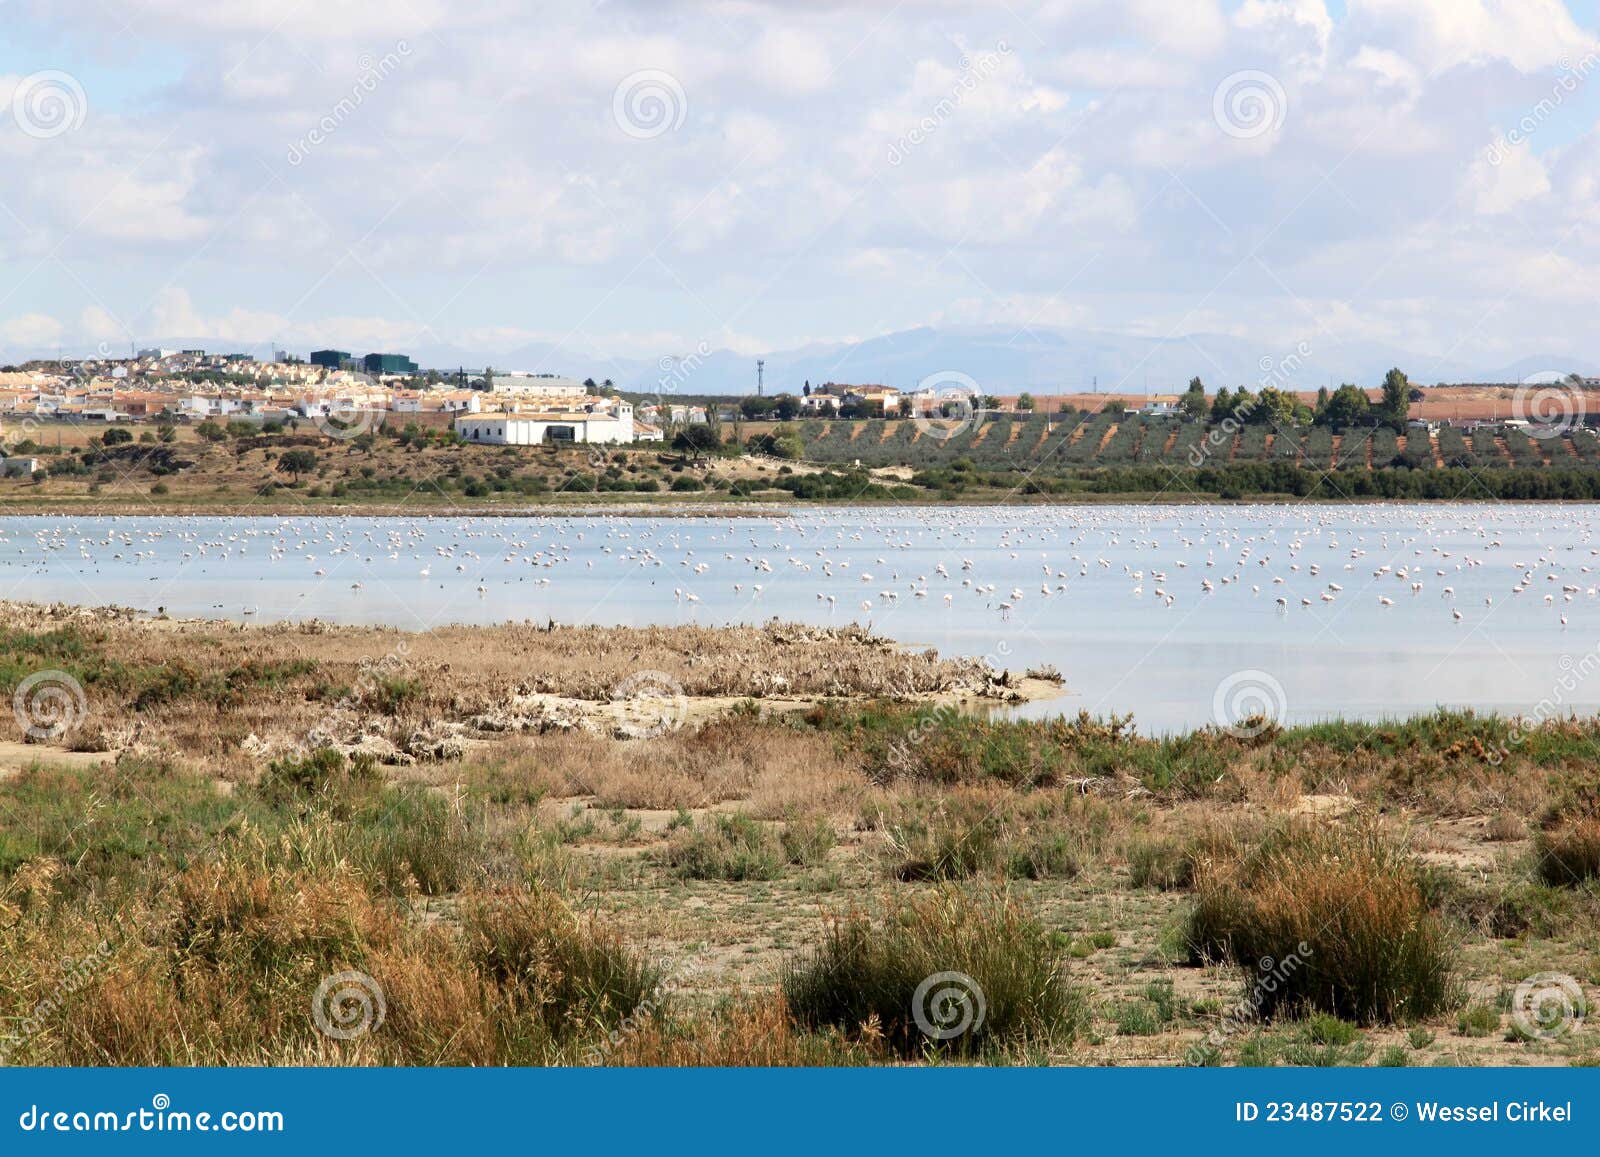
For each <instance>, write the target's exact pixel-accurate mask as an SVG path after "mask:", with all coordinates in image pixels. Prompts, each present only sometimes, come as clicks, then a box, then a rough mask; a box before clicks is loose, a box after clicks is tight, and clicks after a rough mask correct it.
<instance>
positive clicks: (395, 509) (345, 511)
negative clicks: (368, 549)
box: [0, 493, 1600, 519]
mask: <svg viewBox="0 0 1600 1157" xmlns="http://www.w3.org/2000/svg"><path fill="white" fill-rule="evenodd" d="M91 505H97V506H98V508H97V509H89V508H88V507H90V506H91ZM1108 506H1142V507H1154V508H1178V507H1185V506H1193V507H1196V508H1200V507H1204V508H1214V507H1227V508H1243V509H1249V508H1252V507H1266V508H1279V507H1314V508H1318V509H1325V508H1328V507H1339V506H1351V507H1363V508H1370V507H1385V506H1392V507H1413V506H1415V507H1449V506H1472V507H1480V506H1508V507H1510V506H1533V507H1550V508H1553V509H1561V508H1566V507H1600V499H1583V498H1476V499H1474V498H1386V497H1380V496H1358V497H1350V498H1298V497H1296V496H1294V495H1292V494H1285V495H1282V496H1272V497H1264V496H1255V497H1249V498H1228V499H1219V498H1197V497H1195V496H1193V495H1191V494H1183V495H1153V496H1152V495H1146V494H1141V493H1126V494H1106V495H1073V496H1072V497H1070V498H1068V497H1064V496H1063V497H1042V498H1041V497H1038V496H1034V497H1033V498H1031V499H1030V500H1027V501H1018V500H1013V499H1009V498H1007V499H1004V500H994V501H985V500H983V499H981V498H980V499H974V498H961V499H951V500H949V501H945V500H940V499H900V498H897V499H801V500H793V501H789V502H784V503H781V504H767V503H765V502H760V501H756V502H749V503H694V502H692V501H673V502H666V501H664V502H661V503H640V502H637V501H627V502H622V501H619V502H617V503H616V504H608V503H596V502H594V501H592V500H586V501H583V502H573V503H570V504H569V503H546V504H542V505H541V504H531V505H518V506H420V507H419V506H394V505H387V504H372V505H366V504H357V505H351V504H349V503H343V502H339V503H332V502H330V503H301V504H297V505H281V504H272V503H267V502H260V501H256V502H247V503H238V504H210V503H155V502H128V503H117V504H115V505H111V504H104V503H91V502H86V503H85V504H84V505H83V506H72V505H61V504H60V502H59V499H52V500H51V502H50V503H42V504H41V505H39V506H37V507H36V506H33V505H31V504H29V505H23V506H20V507H19V506H18V505H17V504H15V503H8V502H0V518H163V517H166V518H280V517H300V518H396V519H402V518H404V519H429V518H546V517H557V516H564V517H574V518H705V519H711V518H752V519H754V518H789V517H793V516H794V515H795V514H797V513H799V512H802V511H825V510H852V509H874V510H895V509H905V510H921V509H927V510H966V509H972V510H1044V509H1071V508H1074V507H1087V508H1101V507H1108Z"/></svg>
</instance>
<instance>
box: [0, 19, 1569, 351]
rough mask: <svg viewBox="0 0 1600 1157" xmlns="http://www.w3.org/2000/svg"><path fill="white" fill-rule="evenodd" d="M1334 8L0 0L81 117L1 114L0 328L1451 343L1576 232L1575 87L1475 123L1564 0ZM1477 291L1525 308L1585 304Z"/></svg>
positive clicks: (1509, 84)
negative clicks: (118, 30)
mask: <svg viewBox="0 0 1600 1157" xmlns="http://www.w3.org/2000/svg"><path fill="white" fill-rule="evenodd" d="M1345 7H1346V9H1347V11H1345V12H1344V13H1343V14H1342V15H1340V16H1338V17H1337V18H1335V17H1334V16H1332V15H1330V13H1329V10H1328V5H1327V4H1326V3H1325V0H1242V2H1240V3H1236V4H1233V3H1230V4H1227V5H1223V4H1221V3H1219V2H1217V0H1031V2H1029V0H1021V2H1019V3H1013V4H1009V5H972V4H966V3H961V2H959V0H907V2H906V3H904V4H900V5H896V4H893V3H890V2H888V0H830V2H829V3H825V4H812V5H804V6H799V5H793V4H785V3H779V2H776V0H729V2H725V3H717V4H713V5H692V4H683V3H670V4H661V3H647V2H645V0H612V2H608V3H604V4H600V5H597V6H589V5H577V6H565V7H564V6H554V7H550V8H549V9H548V10H547V11H542V12H541V13H540V15H539V19H538V20H537V21H534V20H532V19H530V17H529V16H528V13H527V10H526V7H525V6H524V5H519V4H513V3H511V2H510V0H487V2H486V3H483V4H474V5H457V4H448V3H446V2H445V0H407V3H406V4H404V5H400V6H398V7H396V6H393V5H389V4H384V3H380V2H378V0H370V2H369V0H329V2H328V3H326V4H324V5H322V6H320V7H316V6H313V7H309V8H308V7H304V6H301V7H296V6H294V5H292V4H289V5H280V6H278V7H276V8H274V7H273V6H271V5H263V4H261V3H258V2H257V0H219V2H218V3H215V4H208V5H204V6H200V7H198V8H197V7H196V6H194V5H193V4H189V3H180V0H127V3H125V4H123V5H121V6H120V7H119V14H120V15H121V16H122V17H123V18H124V19H127V20H129V21H130V25H129V31H128V34H127V36H125V37H122V38H121V40H120V41H119V43H117V44H115V45H111V46H110V47H116V48H118V49H125V48H126V47H127V46H128V45H136V46H137V50H136V51H118V52H115V53H109V52H107V51H106V49H107V47H108V45H107V43H106V41H105V40H103V39H97V38H101V37H108V35H109V34H108V33H107V32H106V31H105V30H104V29H99V28H97V27H94V26H88V25H82V24H81V22H72V21H69V20H67V19H66V18H65V17H64V16H63V15H62V12H61V6H59V5H54V4H46V3H44V2H43V0H35V2H33V3H19V2H18V0H12V3H11V5H10V6H9V7H8V12H11V13H13V14H14V15H15V17H16V19H18V20H19V21H21V22H23V24H24V26H25V28H24V31H25V32H30V33H35V34H36V35H34V36H32V37H29V36H24V37H22V38H20V41H21V42H22V43H30V42H47V41H48V40H49V39H50V38H51V37H55V38H59V40H60V41H62V42H63V43H68V44H70V46H71V47H72V48H73V49H74V50H75V51H74V52H73V53H68V54H64V55H67V56H70V58H72V59H78V60H84V61H88V62H90V63H86V64H84V65H83V74H82V75H81V76H80V77H78V79H79V80H80V81H81V82H82V84H83V87H84V91H85V93H86V94H87V99H88V105H89V110H88V116H87V117H86V118H85V120H84V123H83V124H82V125H81V126H80V127H78V128H76V129H75V130H73V131H71V132H68V133H65V134H63V135H60V136H57V137H53V138H50V139H38V138H34V137H28V136H25V135H22V134H19V133H15V132H6V131H0V257H3V258H4V259H5V260H6V262H7V263H8V264H7V268H8V271H9V272H7V273H4V274H0V308H4V309H6V310H8V311H9V314H10V315H13V316H12V320H11V321H9V322H6V323H5V325H6V327H7V328H6V329H5V330H4V331H3V332H4V333H5V334H7V335H12V334H28V335H31V336H32V337H33V338H36V339H39V340H40V341H42V342H43V343H44V344H46V345H48V344H50V343H51V342H53V341H55V340H65V339H70V340H73V341H76V340H80V339H82V340H110V341H121V340H123V337H122V334H123V330H122V328H121V325H120V324H119V322H118V319H119V318H127V319H130V321H129V324H130V325H132V326H134V327H136V328H137V330H138V331H139V333H140V335H141V337H143V336H145V335H149V336H152V337H154V336H156V335H157V333H158V332H159V333H160V334H171V335H173V336H192V337H196V338H201V337H209V338H211V339H212V340H217V341H220V340H223V339H237V340H247V339H261V340H267V339H270V338H274V337H276V338H280V339H281V340H283V341H285V342H289V343H295V342H297V341H316V342H318V343H323V342H333V343H336V344H339V345H340V346H341V348H352V347H361V346H364V345H365V346H369V347H371V348H377V347H379V346H385V345H386V346H395V345H400V344H403V343H405V342H408V341H416V340H419V335H421V337H422V338H424V339H426V340H435V339H437V340H439V341H451V342H457V343H463V342H468V341H471V342H479V343H483V344H484V345H485V347H486V348H490V347H492V348H501V349H511V348H515V346H516V344H518V343H522V344H527V343H532V342H536V341H542V340H561V339H563V338H566V337H567V336H568V335H576V337H574V338H573V340H574V341H577V342H581V343H583V344H584V345H586V346H587V347H589V348H594V349H601V348H603V347H604V344H605V343H607V342H614V343H616V348H618V349H619V351H620V350H621V349H623V348H626V349H631V350H638V352H641V353H644V354H648V353H649V352H650V351H649V350H648V348H642V347H647V346H648V345H649V343H651V342H654V341H658V340H660V341H666V340H669V339H671V340H673V341H676V342H678V343H679V344H678V345H677V346H676V347H672V348H679V349H686V348H687V349H692V348H694V346H695V345H696V344H697V343H698V342H699V341H700V340H703V339H704V338H705V335H707V334H723V333H725V334H726V335H727V336H726V339H725V340H726V341H727V342H728V343H729V344H731V345H734V346H736V348H740V349H743V350H747V351H749V350H755V349H759V348H762V347H763V346H766V347H779V346H782V345H786V344H789V343H792V342H794V341H797V340H799V339H801V338H802V337H807V336H810V335H816V334H824V335H826V334H828V333H833V334H843V333H850V332H860V331H862V330H874V329H877V328H882V329H893V328H898V327H910V326H914V325H917V324H922V323H926V322H928V321H930V320H934V319H939V318H944V319H947V320H963V319H965V320H973V321H986V322H994V323H1005V322H1008V321H1011V320H1016V321H1018V322H1020V321H1025V320H1027V318H1028V317H1030V316H1033V311H1037V310H1040V309H1041V308H1042V309H1043V311H1044V312H1043V313H1042V314H1041V315H1040V316H1041V318H1042V319H1048V323H1049V324H1060V325H1068V324H1084V325H1087V324H1094V325H1099V326H1103V327H1105V328H1110V329H1121V330H1132V329H1135V328H1141V327H1142V328H1146V329H1151V330H1152V331H1163V326H1170V325H1173V324H1178V323H1179V322H1182V321H1184V319H1188V322H1187V324H1190V325H1193V326H1196V327H1198V326H1202V325H1203V326H1204V327H1205V328H1206V329H1208V330H1214V331H1217V332H1226V333H1246V332H1257V333H1261V334H1266V335H1270V334H1271V333H1272V332H1273V330H1274V328H1281V327H1282V326H1284V325H1288V324H1293V325H1297V326H1298V325H1304V324H1305V322H1306V312H1307V309H1308V307H1309V308H1311V309H1313V310H1315V311H1318V313H1319V317H1320V319H1321V322H1322V324H1323V325H1325V326H1326V327H1327V328H1328V329H1330V330H1332V331H1335V332H1337V333H1338V334H1340V335H1343V336H1345V337H1347V338H1348V339H1349V340H1357V339H1363V340H1369V339H1370V340H1380V339H1381V340H1386V341H1395V342H1402V341H1403V342H1417V343H1424V344H1430V345H1432V346H1434V347H1437V348H1438V349H1440V350H1443V349H1447V348H1450V347H1451V346H1453V345H1455V344H1458V343H1460V342H1462V341H1463V340H1470V341H1475V342H1481V343H1483V344H1489V338H1487V337H1480V336H1479V335H1477V334H1475V333H1474V334H1472V335H1471V336H1470V338H1467V339H1464V338H1463V333H1465V332H1467V331H1470V330H1471V329H1472V327H1473V325H1474V324H1475V323H1474V319H1476V318H1480V317H1482V316H1483V315H1484V313H1485V311H1486V310H1487V309H1488V308H1489V307H1490V306H1491V305H1495V304H1496V303H1495V301H1494V300H1493V298H1492V294H1493V289H1492V286H1493V284H1494V282H1495V279H1496V275H1497V271H1503V270H1504V269H1506V268H1511V267H1517V268H1523V267H1526V268H1528V269H1530V270H1533V271H1535V272H1538V271H1540V270H1541V269H1542V268H1543V267H1541V266H1540V265H1539V263H1538V262H1537V261H1536V260H1535V259H1534V256H1533V255H1537V254H1542V253H1546V252H1549V251H1551V250H1552V249H1557V248H1559V251H1560V252H1562V255H1563V257H1564V258H1565V259H1566V260H1568V261H1571V262H1574V263H1576V264H1577V265H1579V266H1581V267H1587V266H1592V265H1593V263H1594V261H1595V260H1596V259H1597V258H1600V253H1595V252H1591V244H1592V243H1591V241H1590V235H1591V232H1592V231H1591V230H1590V229H1589V228H1587V227H1586V228H1584V229H1581V230H1578V231H1576V232H1573V231H1572V225H1573V224H1574V223H1575V222H1578V223H1584V224H1585V225H1586V226H1587V225H1588V224H1590V223H1593V222H1595V221H1600V144H1597V143H1596V140H1595V133H1594V127H1593V126H1594V122H1595V121H1596V119H1597V116H1600V110H1597V108H1596V102H1597V101H1600V96H1595V95H1591V94H1589V92H1588V91H1587V90H1588V88H1590V87H1591V86H1593V85H1595V84H1596V83H1600V82H1597V81H1595V80H1590V79H1585V80H1584V82H1583V86H1582V89H1581V90H1580V91H1577V92H1574V93H1572V94H1571V95H1570V96H1566V95H1565V94H1564V99H1563V103H1562V106H1561V107H1560V108H1557V109H1555V110H1553V111H1552V112H1550V113H1549V115H1548V116H1546V115H1544V114H1542V113H1541V114H1540V115H1541V118H1542V119H1541V120H1540V123H1539V125H1538V127H1537V130H1536V131H1537V133H1538V134H1539V135H1538V136H1537V137H1535V138H1533V143H1534V145H1535V147H1536V148H1537V150H1538V151H1537V152H1534V151H1532V150H1530V149H1528V148H1526V147H1519V148H1508V149H1506V150H1505V155H1504V156H1503V157H1502V158H1500V159H1499V160H1498V163H1491V162H1490V160H1489V159H1488V156H1489V154H1488V152H1487V151H1486V150H1487V148H1488V146H1487V145H1486V142H1488V141H1491V140H1493V139H1494V135H1495V133H1496V132H1497V131H1498V130H1499V129H1501V128H1506V127H1507V125H1505V124H1502V123H1500V122H1507V121H1509V120H1511V119H1512V118H1513V117H1514V116H1515V115H1516V114H1514V113H1511V112H1508V111H1507V110H1522V109H1529V108H1533V107H1535V106H1536V105H1537V104H1538V102H1539V101H1540V100H1541V98H1543V97H1545V96H1547V95H1548V94H1549V93H1550V92H1551V91H1552V86H1553V84H1554V83H1555V82H1554V80H1553V79H1552V77H1553V76H1554V75H1555V74H1554V70H1556V69H1557V68H1559V66H1560V63H1561V62H1562V61H1563V59H1566V60H1569V61H1577V60H1580V59H1582V58H1583V55H1584V54H1585V53H1586V52H1589V51H1594V50H1596V48H1595V43H1594V38H1593V36H1592V35H1591V34H1590V33H1589V32H1588V31H1586V30H1585V29H1584V28H1582V27H1581V26H1580V25H1579V23H1578V22H1577V21H1576V20H1574V19H1573V18H1572V17H1571V15H1570V14H1569V13H1568V12H1567V11H1566V9H1565V8H1564V7H1563V6H1562V5H1560V4H1559V3H1557V2H1556V0H1349V3H1348V4H1347V5H1346V6H1345ZM402 40H404V41H405V42H406V45H407V51H406V53H405V57H404V60H403V63H401V64H400V66H399V67H397V68H395V69H393V70H392V71H390V72H389V73H388V74H387V75H385V76H384V77H383V79H382V81H381V83H380V84H378V85H377V86H376V87H375V88H374V89H373V90H372V91H370V92H369V93H366V94H364V95H363V98H362V99H361V100H360V101H359V102H357V103H356V104H354V105H352V106H351V107H348V108H344V109H342V110H341V111H339V112H338V114H337V117H336V120H337V124H336V128H335V129H334V131H331V132H329V133H327V134H325V140H324V141H323V142H322V143H321V144H318V145H315V146H314V147H312V148H310V149H309V150H306V152H305V155H304V156H303V158H301V160H300V162H299V163H297V164H291V163H290V161H289V159H288V156H289V153H290V150H291V147H292V146H294V145H295V144H296V143H297V142H299V141H300V140H302V138H304V137H305V136H306V134H307V133H308V131H309V129H311V128H312V127H314V126H317V125H319V123H321V122H322V120H323V119H324V118H327V117H329V116H331V115H333V113H334V110H339V109H341V102H342V101H345V100H346V98H348V97H349V96H350V95H351V93H352V86H353V85H355V84H356V83H357V80H358V77H359V76H360V75H361V68H360V62H361V61H362V59H363V58H366V59H368V60H371V59H373V58H381V57H382V56H383V55H384V54H385V53H389V52H392V51H394V50H395V49H396V46H397V44H398V43H399V42H400V41H402ZM48 63H49V62H46V61H40V62H39V67H41V68H42V67H46V66H47V65H48ZM8 67H15V66H13V65H11V64H9V63H8ZM641 70H660V71H664V72H666V73H668V74H670V76H671V77H672V78H673V80H674V82H675V83H676V84H677V85H679V86H680V87H681V89H682V93H683V108H682V109H681V112H682V114H683V115H682V117H681V123H679V122H677V121H676V120H675V121H674V123H673V124H672V125H671V126H670V127H668V128H667V129H666V130H665V131H663V132H661V133H659V134H657V135H654V136H649V137H648V138H647V139H641V138H640V136H639V134H637V133H633V134H630V133H629V132H627V131H625V126H619V124H618V123H617V119H616V114H615V109H614V94H615V92H616V90H617V88H618V86H619V84H620V83H621V81H622V80H623V78H625V77H627V76H629V75H631V74H634V73H637V72H640V71H641ZM1246 70H1259V71H1262V72H1266V73H1268V74H1269V75H1271V76H1272V77H1273V78H1274V79H1275V80H1276V82H1277V83H1279V84H1280V85H1281V86H1282V89H1283V92H1284V97H1285V108H1284V110H1283V117H1282V123H1281V125H1279V127H1278V128H1277V129H1275V130H1274V131H1272V132H1269V133H1265V134H1262V135H1260V136H1255V137H1248V136H1247V137H1244V138H1240V137H1239V136H1236V135H1234V136H1230V135H1229V134H1227V133H1225V132H1224V131H1223V130H1222V128H1221V127H1219V125H1218V124H1217V123H1216V120H1215V117H1214V112H1213V96H1214V92H1215V90H1216V88H1217V86H1218V84H1219V83H1220V82H1221V81H1222V80H1223V78H1224V77H1227V76H1229V75H1231V74H1234V73H1238V72H1241V71H1246ZM19 71H26V70H19ZM18 79H19V77H17V76H12V77H10V78H9V79H8V80H0V118H7V117H8V109H7V108H6V107H5V105H4V103H3V98H4V96H5V95H6V94H7V93H8V92H9V91H10V88H11V87H12V86H13V85H14V84H15V83H16V81H17V80H18ZM1597 92H1600V90H1597ZM8 127H9V119H5V120H0V130H3V129H5V128H8ZM12 267H14V271H10V270H12ZM1380 270H1381V271H1382V275H1381V280H1382V295H1381V296H1382V302H1381V303H1380V302H1379V301H1378V299H1377V295H1376V294H1374V292H1372V290H1371V287H1368V286H1366V285H1364V282H1365V281H1366V280H1367V279H1368V278H1369V277H1371V276H1372V275H1373V274H1375V273H1376V272H1377V271H1380ZM1544 271H1545V272H1549V270H1544ZM1269 274H1270V275H1269ZM8 277H9V278H10V279H9V280H6V278H8ZM1219 282H1220V283H1222V284H1221V286H1220V288H1219ZM1086 290H1092V292H1086ZM8 295H9V296H8ZM1419 301H1427V302H1431V303H1432V304H1431V307H1430V308H1427V309H1412V308H1411V307H1410V306H1409V305H1407V304H1405V303H1410V302H1419ZM1499 308H1500V309H1501V310H1503V311H1505V313H1503V314H1499V315H1496V316H1497V318H1499V317H1502V316H1503V317H1506V318H1512V317H1513V316H1514V322H1512V321H1507V323H1506V324H1508V325H1511V324H1514V326H1515V328H1517V329H1518V330H1519V331H1521V332H1524V333H1542V332H1547V331H1555V330H1558V329H1559V328H1560V327H1561V326H1562V325H1565V326H1566V328H1567V329H1569V330H1573V331H1577V330H1579V329H1581V328H1582V327H1584V326H1586V323H1587V316H1586V314H1585V313H1584V312H1583V310H1582V308H1581V306H1580V304H1579V303H1570V304H1569V303H1567V302H1564V301H1562V300H1559V299H1547V300H1545V301H1543V302H1542V303H1541V305H1540V308H1541V309H1543V311H1544V313H1543V314H1542V315H1540V316H1538V317H1535V316H1533V310H1534V307H1533V305H1532V304H1531V303H1530V304H1528V305H1524V304H1523V303H1521V302H1519V301H1515V300H1514V301H1511V302H1509V303H1505V304H1503V305H1500V306H1499ZM1519 310H1520V311H1524V315H1518V314H1517V311H1519ZM53 318H65V319H76V320H75V321H74V322H72V323H70V324H68V325H66V326H61V325H59V324H58V323H56V322H55V321H53V320H52V319H53ZM1042 323H1044V322H1042V321H1041V324H1042ZM1496 324H1498V321H1497V323H1496ZM52 327H54V328H52ZM539 335H545V336H543V337H540V336H539ZM551 335H553V337H552V336H551ZM8 340H9V337H8ZM719 340H722V339H719ZM508 343H509V344H508ZM12 344H15V342H14V341H13V343H12Z"/></svg>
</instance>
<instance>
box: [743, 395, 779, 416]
mask: <svg viewBox="0 0 1600 1157" xmlns="http://www.w3.org/2000/svg"><path fill="white" fill-rule="evenodd" d="M777 405H778V403H777V401H776V400H775V399H773V398H757V397H749V398H740V399H739V412H740V413H741V414H743V415H744V416H745V417H746V418H750V419H752V420H753V419H756V418H766V417H769V416H771V414H772V411H773V410H774V409H776V408H777Z"/></svg>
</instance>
